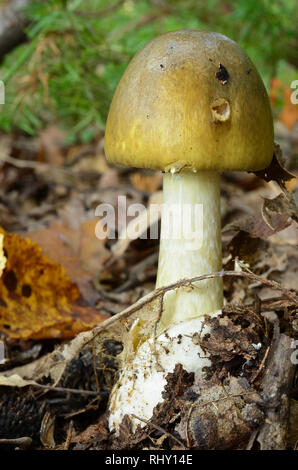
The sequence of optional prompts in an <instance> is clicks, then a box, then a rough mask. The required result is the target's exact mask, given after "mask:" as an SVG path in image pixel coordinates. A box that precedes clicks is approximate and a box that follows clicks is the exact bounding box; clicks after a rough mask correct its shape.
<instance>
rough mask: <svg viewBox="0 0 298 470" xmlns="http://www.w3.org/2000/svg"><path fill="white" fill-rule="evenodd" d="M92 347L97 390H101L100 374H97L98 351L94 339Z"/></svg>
mask: <svg viewBox="0 0 298 470" xmlns="http://www.w3.org/2000/svg"><path fill="white" fill-rule="evenodd" d="M91 347H92V356H93V372H94V375H95V381H96V387H97V391H98V392H100V389H101V386H100V383H99V378H98V374H97V366H96V351H95V344H94V339H93V340H92V343H91Z"/></svg>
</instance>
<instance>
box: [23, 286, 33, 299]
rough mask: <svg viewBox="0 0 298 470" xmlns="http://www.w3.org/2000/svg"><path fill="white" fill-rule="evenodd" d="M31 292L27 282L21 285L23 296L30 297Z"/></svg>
mask: <svg viewBox="0 0 298 470" xmlns="http://www.w3.org/2000/svg"><path fill="white" fill-rule="evenodd" d="M31 293H32V289H31V286H29V284H24V285H23V286H22V295H23V296H24V297H30V295H31Z"/></svg>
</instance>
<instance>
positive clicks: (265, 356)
mask: <svg viewBox="0 0 298 470" xmlns="http://www.w3.org/2000/svg"><path fill="white" fill-rule="evenodd" d="M269 351H270V346H268V348H267V349H266V352H265V354H264V357H263V359H262V361H261V364H260V366H259V368H258V370H257V372H256V374H255V376H254V377H253V378H252V379H251V381H250V383H251V384H253V383H254V382H255V380H256V379H257V377H259V375H260V373H261V371H262V369H263V368H264V366H265V363H266V360H267V357H268V354H269Z"/></svg>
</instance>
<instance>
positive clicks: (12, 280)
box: [3, 270, 18, 292]
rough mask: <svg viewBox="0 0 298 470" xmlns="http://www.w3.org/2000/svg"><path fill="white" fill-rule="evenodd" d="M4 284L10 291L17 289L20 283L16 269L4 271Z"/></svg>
mask: <svg viewBox="0 0 298 470" xmlns="http://www.w3.org/2000/svg"><path fill="white" fill-rule="evenodd" d="M3 284H4V285H5V287H6V289H7V290H9V291H10V292H13V291H15V290H16V288H17V285H18V280H17V276H16V275H15V272H14V271H12V270H10V271H6V272H4V274H3Z"/></svg>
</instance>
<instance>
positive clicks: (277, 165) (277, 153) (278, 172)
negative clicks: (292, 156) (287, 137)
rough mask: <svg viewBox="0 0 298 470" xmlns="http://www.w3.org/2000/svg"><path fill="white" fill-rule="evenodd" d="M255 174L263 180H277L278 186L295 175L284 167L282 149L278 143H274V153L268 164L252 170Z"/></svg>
mask: <svg viewBox="0 0 298 470" xmlns="http://www.w3.org/2000/svg"><path fill="white" fill-rule="evenodd" d="M252 173H254V174H255V175H257V176H258V177H259V178H262V179H263V180H264V181H267V182H269V181H277V183H278V184H279V185H280V186H284V183H285V182H286V181H290V180H291V179H293V178H295V175H293V174H292V173H290V172H289V171H288V170H286V168H284V163H283V158H282V151H281V148H280V146H279V145H278V144H275V145H274V154H273V158H272V161H271V163H270V165H269V166H268V167H267V168H265V169H264V170H261V171H253V172H252Z"/></svg>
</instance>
